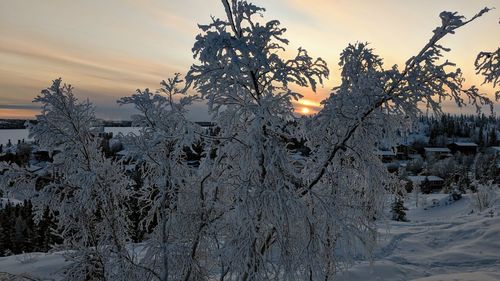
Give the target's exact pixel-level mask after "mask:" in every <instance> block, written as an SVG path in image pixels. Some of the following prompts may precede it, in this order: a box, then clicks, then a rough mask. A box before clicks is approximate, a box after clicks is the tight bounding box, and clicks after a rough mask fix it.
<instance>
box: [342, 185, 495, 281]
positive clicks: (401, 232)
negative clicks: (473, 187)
mask: <svg viewBox="0 0 500 281" xmlns="http://www.w3.org/2000/svg"><path fill="white" fill-rule="evenodd" d="M473 196H474V195H470V194H467V195H464V197H463V198H462V199H461V200H459V201H455V202H453V201H449V199H448V198H449V195H447V194H430V195H420V198H419V201H420V202H422V201H424V202H426V203H427V206H425V207H424V206H421V207H418V208H417V207H415V206H414V205H413V204H414V202H415V198H413V194H411V195H410V196H409V197H410V198H411V200H409V201H412V202H410V203H409V204H407V207H409V209H410V210H409V211H408V212H407V218H408V219H409V220H410V222H396V221H390V222H389V224H390V227H389V228H388V229H387V228H381V229H380V230H379V231H380V239H379V240H380V241H379V245H378V247H377V250H376V251H375V257H374V261H373V263H372V264H371V265H370V263H369V262H359V263H356V264H355V265H354V266H353V267H352V268H351V269H349V270H348V271H347V272H346V273H345V274H343V275H342V276H341V278H340V280H388V281H389V280H419V281H423V280H425V281H431V280H432V281H437V280H443V281H444V280H446V281H451V280H453V281H466V280H467V281H468V280H471V281H472V280H474V281H476V280H477V281H488V280H500V200H499V196H498V192H497V198H496V201H495V203H494V204H493V206H492V207H491V208H488V209H485V210H483V211H482V212H479V211H478V210H477V208H475V207H473V205H474V204H472V203H473V201H474V197H473ZM422 199H424V200H422ZM412 205H413V206H412Z"/></svg>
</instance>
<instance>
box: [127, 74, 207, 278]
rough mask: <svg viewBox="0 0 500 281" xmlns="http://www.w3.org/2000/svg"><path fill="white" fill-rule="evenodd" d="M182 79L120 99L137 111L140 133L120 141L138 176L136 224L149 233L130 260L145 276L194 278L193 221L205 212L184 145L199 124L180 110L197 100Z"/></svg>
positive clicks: (196, 133)
mask: <svg viewBox="0 0 500 281" xmlns="http://www.w3.org/2000/svg"><path fill="white" fill-rule="evenodd" d="M183 83H184V81H183V80H182V79H181V76H180V74H178V73H177V74H175V75H174V77H172V78H170V79H168V80H167V81H162V82H161V88H160V89H159V90H158V91H156V93H152V92H151V91H150V90H149V89H146V90H144V91H141V90H137V93H136V94H133V95H132V96H130V97H124V98H122V99H120V100H119V103H120V104H131V105H134V107H135V108H136V109H137V110H138V111H139V114H137V115H134V116H133V125H134V126H140V127H141V130H140V134H139V135H137V136H136V135H129V136H126V137H125V138H124V141H125V143H126V144H127V145H128V146H129V149H128V152H129V155H128V157H130V158H132V159H135V160H134V161H135V162H136V166H137V167H138V169H139V172H140V174H141V175H142V179H141V181H142V184H141V187H140V188H139V190H137V192H138V194H139V195H140V196H139V198H140V199H139V200H141V203H142V204H144V206H141V207H142V208H143V209H144V210H145V215H144V217H142V218H141V221H140V225H141V226H142V227H143V228H144V230H145V231H147V232H149V235H148V240H147V242H146V243H145V250H144V252H145V253H146V254H145V256H144V258H143V259H139V258H136V259H135V260H134V264H135V266H136V268H137V269H138V270H139V271H140V272H142V274H144V276H146V278H147V280H150V279H152V278H156V279H158V280H169V279H174V280H192V279H198V277H197V276H198V275H197V273H198V272H197V271H198V269H196V268H195V267H199V265H198V264H197V262H196V260H195V259H194V258H193V257H192V255H191V254H190V253H191V252H192V251H193V250H192V248H193V247H196V245H197V244H198V243H199V242H197V241H199V239H200V238H199V237H200V235H202V233H200V231H198V224H199V222H198V220H199V218H200V217H204V216H205V214H203V213H200V212H201V211H203V210H201V209H200V207H199V206H200V204H203V202H200V201H199V200H202V198H200V197H199V196H198V193H199V192H200V191H198V190H197V189H198V185H197V179H198V178H197V173H196V171H195V170H194V168H193V167H190V166H189V165H188V163H187V161H186V160H187V159H186V154H185V148H186V147H190V146H191V145H192V144H193V143H194V141H195V140H196V139H197V136H199V134H200V132H199V131H200V128H198V126H197V125H196V124H194V123H193V122H190V121H188V120H187V119H186V118H185V116H184V114H185V113H186V106H189V105H190V104H191V103H192V102H194V101H195V100H197V99H199V98H198V96H196V95H188V94H187V88H188V86H189V84H186V85H183ZM195 272H196V274H195Z"/></svg>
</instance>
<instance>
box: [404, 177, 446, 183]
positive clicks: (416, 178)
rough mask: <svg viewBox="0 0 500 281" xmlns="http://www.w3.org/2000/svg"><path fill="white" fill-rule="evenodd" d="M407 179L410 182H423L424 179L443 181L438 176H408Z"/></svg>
mask: <svg viewBox="0 0 500 281" xmlns="http://www.w3.org/2000/svg"><path fill="white" fill-rule="evenodd" d="M408 179H409V180H410V181H412V182H424V181H425V180H426V179H427V180H428V181H443V179H442V178H441V177H438V176H408Z"/></svg>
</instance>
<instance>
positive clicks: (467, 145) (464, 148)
mask: <svg viewBox="0 0 500 281" xmlns="http://www.w3.org/2000/svg"><path fill="white" fill-rule="evenodd" d="M447 146H448V148H449V149H450V150H451V153H453V154H455V153H457V152H460V153H462V154H464V155H474V154H476V153H477V144H475V143H473V142H454V143H450V144H448V145H447Z"/></svg>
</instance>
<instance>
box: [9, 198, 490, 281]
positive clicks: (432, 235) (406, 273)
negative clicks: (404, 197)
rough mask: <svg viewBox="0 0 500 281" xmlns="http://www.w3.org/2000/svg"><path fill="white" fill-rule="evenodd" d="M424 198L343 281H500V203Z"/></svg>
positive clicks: (46, 276) (14, 260)
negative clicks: (481, 205) (481, 207)
mask: <svg viewBox="0 0 500 281" xmlns="http://www.w3.org/2000/svg"><path fill="white" fill-rule="evenodd" d="M410 197H411V196H410ZM422 199H423V198H422V197H421V198H420V200H421V202H422ZM425 199H426V200H425V202H427V206H425V207H424V206H422V207H419V208H416V207H414V206H412V205H413V204H414V202H409V203H408V207H409V209H410V210H409V211H408V218H409V219H410V222H394V221H390V222H389V224H390V228H389V229H387V228H386V227H385V226H382V227H381V228H380V229H379V231H380V241H379V246H378V248H377V250H376V251H375V260H374V263H373V264H372V265H371V266H370V264H369V262H366V261H363V262H358V263H356V265H355V266H354V267H352V268H351V269H350V270H349V271H348V272H346V273H345V274H343V275H342V276H340V280H419V281H423V280H425V281H431V280H432V281H435V280H459V281H465V280H471V281H472V280H484V281H487V280H500V239H499V237H500V200H498V198H497V201H496V203H495V205H494V206H493V207H492V208H489V209H487V210H485V211H483V212H478V211H477V210H475V209H474V207H473V206H472V205H473V204H472V203H471V201H472V200H473V198H471V195H469V194H468V195H465V196H464V197H463V198H462V199H461V200H459V201H456V202H451V201H449V200H448V195H446V194H431V195H428V196H427V198H425ZM410 201H413V200H410ZM66 263H67V262H65V259H64V257H62V255H61V254H60V253H51V254H43V253H32V254H24V255H16V256H10V257H4V258H0V272H2V273H0V279H1V278H5V279H7V280H10V279H8V277H9V276H10V277H12V275H11V274H13V275H17V276H25V277H30V278H33V277H34V278H40V279H42V280H58V279H60V273H61V270H62V268H63V267H64V265H65V264H66ZM7 273H8V274H7ZM58 276H59V277H58ZM10 277H9V278H10ZM1 280H3V279H1ZM14 280H16V279H14ZM19 280H24V279H22V278H20V279H19ZM26 280H28V279H26Z"/></svg>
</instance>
